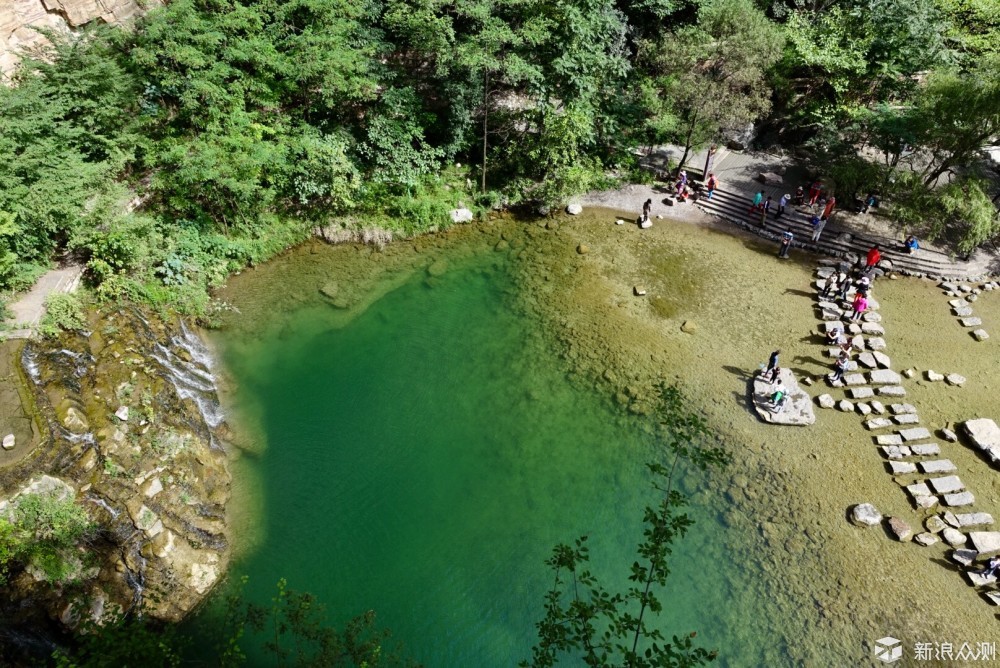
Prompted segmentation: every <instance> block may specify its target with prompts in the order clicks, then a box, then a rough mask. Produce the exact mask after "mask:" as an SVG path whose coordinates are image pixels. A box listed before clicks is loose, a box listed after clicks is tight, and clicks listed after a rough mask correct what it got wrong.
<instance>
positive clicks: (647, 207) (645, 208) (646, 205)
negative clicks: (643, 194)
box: [642, 199, 653, 220]
mask: <svg viewBox="0 0 1000 668" xmlns="http://www.w3.org/2000/svg"><path fill="white" fill-rule="evenodd" d="M652 210H653V200H652V199H647V200H646V201H645V202H643V203H642V219H643V220H649V212H650V211H652Z"/></svg>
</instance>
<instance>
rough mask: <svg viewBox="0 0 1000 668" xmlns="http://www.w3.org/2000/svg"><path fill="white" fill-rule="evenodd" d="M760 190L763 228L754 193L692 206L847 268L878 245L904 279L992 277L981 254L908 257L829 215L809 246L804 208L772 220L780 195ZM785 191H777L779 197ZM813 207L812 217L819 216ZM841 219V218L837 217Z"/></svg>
mask: <svg viewBox="0 0 1000 668" xmlns="http://www.w3.org/2000/svg"><path fill="white" fill-rule="evenodd" d="M761 189H762V190H764V191H765V194H767V192H768V191H771V192H770V194H771V195H772V197H773V200H772V202H773V208H772V209H771V211H770V212H769V213H768V216H767V220H766V222H765V225H764V227H763V228H762V227H761V226H760V214H759V213H750V212H749V208H750V202H751V199H752V197H753V193H749V192H741V191H734V190H724V189H720V190H716V191H715V193H714V195H713V196H712V198H711V199H708V198H707V197H705V196H704V191H702V194H701V195H700V196H699V197H698V199H697V200H696V201H695V205H696V206H697V207H698V208H700V209H701V210H702V211H704V212H706V213H709V214H712V215H714V216H716V217H718V218H721V219H723V220H726V221H728V222H730V223H732V224H734V225H736V226H738V227H741V228H743V229H745V230H747V231H749V232H752V233H754V234H757V235H758V236H761V237H764V238H765V239H772V240H774V241H778V240H780V238H781V234H782V233H783V232H784V231H785V230H789V231H791V232H792V233H793V234H794V235H795V241H794V242H793V244H792V246H793V247H794V248H801V249H805V250H808V251H811V252H814V253H820V254H823V255H830V256H833V257H837V258H841V259H846V260H848V261H850V262H852V263H853V262H855V261H857V259H858V258H860V257H864V256H865V254H866V253H867V252H868V250H869V249H870V248H871V247H872V246H873V245H875V244H878V245H879V247H880V249H881V252H882V257H883V258H884V260H886V261H887V262H886V263H885V265H883V266H885V267H887V268H891V269H892V270H893V271H895V272H897V273H899V274H902V275H904V276H916V277H920V278H923V277H927V278H934V279H940V280H968V281H980V280H985V279H986V278H987V277H988V276H989V275H990V273H991V271H993V268H992V266H991V264H992V263H993V262H994V260H993V258H991V257H989V256H988V255H987V254H986V253H977V254H976V255H975V256H973V257H972V258H971V259H970V260H969V261H963V262H959V261H956V260H954V259H953V258H951V257H950V256H949V255H947V254H946V253H943V252H940V251H936V250H933V249H925V248H921V249H919V250H918V251H917V252H916V253H913V254H909V253H907V252H905V250H903V248H902V243H901V240H900V239H891V238H886V237H879V236H876V235H872V234H867V233H865V234H858V233H856V232H854V231H852V230H849V229H847V228H846V227H843V226H842V225H841V224H840V223H839V222H838V215H837V213H836V212H834V215H833V216H832V217H831V219H830V221H828V222H827V225H826V228H825V229H824V230H823V234H822V236H821V237H820V240H819V242H818V243H813V242H812V241H811V238H812V234H813V229H812V225H811V224H810V223H809V220H810V219H811V218H812V215H813V212H812V211H811V210H809V208H808V207H794V206H791V205H790V206H788V207H787V208H786V209H785V213H784V215H782V217H781V218H780V219H777V220H775V216H774V214H775V212H776V210H777V200H778V198H779V197H780V196H781V194H782V193H780V192H778V190H777V189H775V188H774V187H773V186H772V187H770V188H768V187H762V188H761ZM784 190H785V188H781V191H782V192H784ZM818 210H819V209H818V207H817V212H818ZM842 215H843V214H841V216H842Z"/></svg>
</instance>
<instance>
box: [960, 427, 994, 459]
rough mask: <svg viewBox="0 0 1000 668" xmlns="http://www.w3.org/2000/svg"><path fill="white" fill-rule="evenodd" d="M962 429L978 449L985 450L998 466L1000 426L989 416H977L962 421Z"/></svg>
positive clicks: (984, 452) (987, 455)
mask: <svg viewBox="0 0 1000 668" xmlns="http://www.w3.org/2000/svg"><path fill="white" fill-rule="evenodd" d="M961 428H962V431H964V432H965V434H966V436H968V437H969V440H970V441H972V444H973V445H974V446H975V447H976V449H978V450H980V451H982V452H983V454H985V455H986V457H987V458H988V459H989V460H990V462H991V463H992V464H993V465H994V466H996V465H997V463H998V462H1000V426H997V423H996V422H994V421H993V420H991V419H989V418H976V419H975V420H966V421H965V422H963V423H962V426H961Z"/></svg>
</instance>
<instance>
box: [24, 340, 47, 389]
mask: <svg viewBox="0 0 1000 668" xmlns="http://www.w3.org/2000/svg"><path fill="white" fill-rule="evenodd" d="M21 364H22V365H23V366H24V370H25V371H27V372H28V376H29V377H30V378H31V380H32V382H34V383H36V384H37V383H38V382H39V381H41V379H42V374H41V371H40V369H39V367H38V354H37V353H36V352H35V350H34V349H33V348H32V347H31V346H30V345H28V346H25V347H24V350H23V352H22V353H21Z"/></svg>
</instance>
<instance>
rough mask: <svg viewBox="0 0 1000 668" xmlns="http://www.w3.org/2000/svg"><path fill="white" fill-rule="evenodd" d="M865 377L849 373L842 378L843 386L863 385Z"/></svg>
mask: <svg viewBox="0 0 1000 668" xmlns="http://www.w3.org/2000/svg"><path fill="white" fill-rule="evenodd" d="M864 384H865V376H864V374H862V373H849V374H846V375H845V376H844V385H848V386H851V385H855V386H856V385H864Z"/></svg>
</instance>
